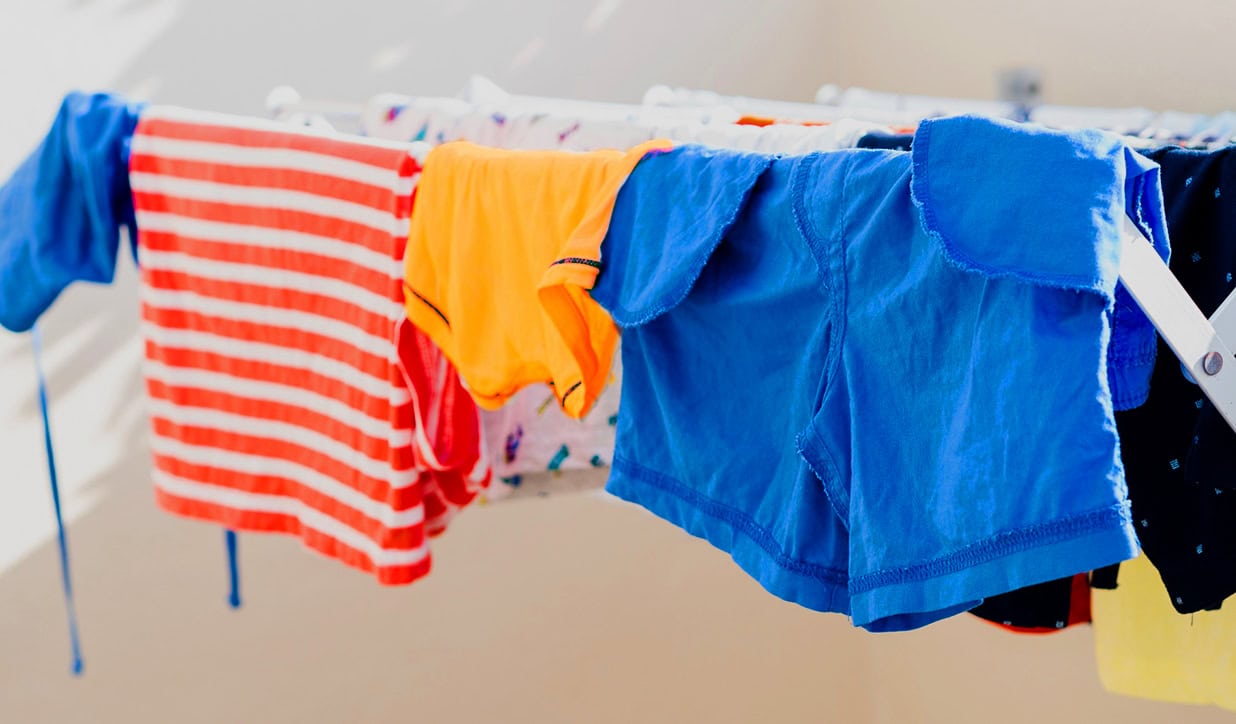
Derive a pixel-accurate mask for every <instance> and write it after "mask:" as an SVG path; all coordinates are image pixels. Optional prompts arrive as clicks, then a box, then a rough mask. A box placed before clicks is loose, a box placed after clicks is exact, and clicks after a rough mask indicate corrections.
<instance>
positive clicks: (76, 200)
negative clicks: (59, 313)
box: [0, 92, 142, 332]
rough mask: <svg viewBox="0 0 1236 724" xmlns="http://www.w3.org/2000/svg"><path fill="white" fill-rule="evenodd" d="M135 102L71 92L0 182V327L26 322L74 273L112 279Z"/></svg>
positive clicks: (125, 217) (128, 203)
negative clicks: (42, 135)
mask: <svg viewBox="0 0 1236 724" xmlns="http://www.w3.org/2000/svg"><path fill="white" fill-rule="evenodd" d="M141 109H142V104H139V103H130V102H127V101H125V100H123V99H122V98H120V97H118V96H115V95H111V94H108V93H94V94H86V93H79V92H74V93H70V94H68V95H67V96H65V98H64V101H63V102H62V103H61V105H60V111H59V113H57V115H56V119H55V121H54V122H53V124H52V127H51V129H50V131H49V132H48V134H47V137H46V138H44V139H43V141H42V142H41V143H40V144H39V146H38V147H37V148H36V149H34V151H33V152H32V153H31V154H30V156H29V157H27V158H26V160H25V161H24V162H23V163H22V164H21V166H19V167H18V169H17V170H16V171H14V172H13V175H12V176H11V177H10V178H9V180H8V181H7V182H6V183H5V184H4V185H3V186H0V220H2V222H3V223H0V326H4V327H5V328H7V329H9V330H12V331H14V332H24V331H27V330H29V329H30V328H31V327H32V326H34V323H35V321H36V320H37V319H38V318H39V316H40V315H41V314H42V313H43V312H44V311H46V310H47V308H48V307H50V306H51V304H52V302H54V301H55V300H56V297H58V296H59V295H60V293H61V292H62V291H64V289H65V288H66V287H67V286H68V285H69V284H71V283H72V282H75V281H90V282H103V283H109V282H111V280H112V277H113V276H114V274H115V271H116V255H117V253H118V251H119V247H120V227H121V226H122V225H124V226H127V227H128V228H129V230H130V232H132V231H133V229H134V224H133V201H132V196H131V193H130V190H129V168H128V165H129V158H128V156H129V154H128V147H129V141H130V139H131V138H132V137H133V129H134V128H135V127H136V126H137V117H138V114H139V113H140V112H141ZM130 239H131V240H135V239H136V237H135V236H134V235H133V234H130ZM133 253H134V254H135V255H136V246H135V245H133Z"/></svg>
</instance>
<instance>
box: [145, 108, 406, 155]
mask: <svg viewBox="0 0 1236 724" xmlns="http://www.w3.org/2000/svg"><path fill="white" fill-rule="evenodd" d="M141 118H142V120H147V119H150V120H167V121H178V122H181V123H199V124H202V125H206V126H222V127H224V128H242V129H247V130H251V131H263V132H265V133H282V134H286V135H289V136H302V137H306V138H327V139H330V140H332V141H338V142H341V143H347V144H352V145H354V146H361V147H365V146H368V147H371V148H389V149H394V150H397V151H406V152H408V153H409V154H413V155H414V153H413V152H414V150H415V145H416V144H412V143H406V142H401V141H387V140H382V139H377V138H371V137H366V136H354V135H347V134H342V133H337V132H333V131H323V130H321V129H319V128H309V127H306V126H296V125H292V124H290V123H286V122H283V121H273V120H270V119H266V118H254V117H252V116H234V115H231V114H227V113H217V112H213V111H199V110H196V109H191V108H181V107H179V106H163V105H152V106H147V107H146V108H145V109H144V110H142V115H141Z"/></svg>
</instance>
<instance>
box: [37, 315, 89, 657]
mask: <svg viewBox="0 0 1236 724" xmlns="http://www.w3.org/2000/svg"><path fill="white" fill-rule="evenodd" d="M31 345H32V347H33V350H34V371H35V374H36V375H37V376H38V380H39V410H40V412H42V413H43V446H44V448H46V450H47V474H48V477H49V478H50V479H51V494H52V506H53V507H54V508H55V511H56V534H57V538H58V539H59V543H60V576H61V579H62V581H63V582H64V607H65V609H66V611H67V613H68V618H69V646H70V647H72V652H73V663H72V672H73V675H74V676H81V674H82V669H83V668H84V664H83V662H82V646H81V639H80V637H79V635H78V632H77V605H76V604H75V603H74V602H73V577H72V575H71V574H70V573H69V540H68V535H67V534H66V533H65V529H64V515H63V514H62V513H61V509H60V481H59V479H58V478H57V476H56V454H55V451H54V449H53V447H52V436H51V418H50V416H49V415H48V411H47V380H46V378H45V377H44V375H43V361H42V356H43V355H42V346H43V344H42V341H41V335H40V334H39V328H38V327H37V326H35V327H34V329H33V333H32V335H31Z"/></svg>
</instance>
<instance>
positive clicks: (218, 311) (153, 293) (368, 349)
mask: <svg viewBox="0 0 1236 724" xmlns="http://www.w3.org/2000/svg"><path fill="white" fill-rule="evenodd" d="M142 301H144V302H146V303H147V304H150V305H152V306H155V307H158V308H159V309H161V310H179V311H184V312H198V313H201V314H206V315H210V316H212V317H222V318H224V319H229V320H235V321H238V322H249V323H253V324H265V325H271V326H275V327H286V328H289V329H292V330H295V331H296V332H298V333H304V334H313V335H317V336H320V337H329V338H330V339H332V340H334V341H336V342H341V343H343V344H346V345H350V346H352V347H355V348H356V349H358V350H360V351H361V352H365V353H366V354H370V355H373V356H374V357H377V358H379V359H381V360H384V361H389V359H390V351H391V350H390V348H391V341H390V340H389V339H384V338H382V337H379V336H377V335H375V334H369V333H368V332H366V331H365V330H363V329H361V328H360V327H358V326H356V325H355V324H348V323H347V322H341V321H339V320H338V319H335V318H333V317H327V316H324V315H321V314H313V313H310V312H302V311H299V310H295V309H284V308H280V307H272V306H267V305H264V304H249V303H245V302H234V301H230V300H226V299H216V298H215V297H207V296H203V295H201V294H198V293H196V292H191V291H169V290H166V289H156V288H154V287H150V286H147V288H146V289H144V290H143V292H142ZM300 339H302V340H303V339H304V338H303V337H301V338H300ZM302 343H303V342H302Z"/></svg>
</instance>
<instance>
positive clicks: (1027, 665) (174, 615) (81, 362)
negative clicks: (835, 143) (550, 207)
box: [0, 0, 1236, 724]
mask: <svg viewBox="0 0 1236 724" xmlns="http://www.w3.org/2000/svg"><path fill="white" fill-rule="evenodd" d="M1140 5H1145V6H1146V7H1145V8H1144V9H1141V10H1139V9H1137V8H1136V7H1134V6H1140ZM1233 15H1236V9H1232V7H1231V6H1229V5H1227V4H1226V3H1222V2H1218V1H1217V0H1211V1H1203V0H1192V1H1190V2H1181V3H1176V4H1175V5H1174V7H1173V9H1172V10H1171V11H1170V15H1169V12H1168V11H1167V10H1166V8H1165V6H1162V5H1161V4H1156V5H1155V6H1153V7H1151V6H1149V4H1143V3H1116V2H1111V1H1108V2H1101V3H1100V2H1093V3H1088V4H1083V3H1063V2H1057V1H1056V0H1050V1H1048V0H1040V2H1037V3H1012V2H999V3H993V2H963V1H962V0H942V1H941V2H936V3H914V2H908V1H903V2H895V1H894V0H870V1H869V2H863V3H861V4H860V3H854V2H851V3H845V2H828V3H826V2H811V1H809V0H808V1H791V0H767V1H766V2H762V3H752V2H750V0H745V1H743V2H736V1H734V0H713V1H709V0H673V1H672V2H671V1H670V0H661V1H660V2H656V1H653V0H599V2H592V1H590V2H584V3H577V2H567V1H566V0H559V1H557V2H555V1H554V0H535V1H527V2H498V1H496V0H493V1H491V2H482V1H481V0H455V1H454V2H425V1H424V0H420V1H414V0H400V1H398V2H396V1H394V0H374V1H370V2H348V3H342V2H312V3H310V2H303V1H302V2H293V1H291V0H245V1H243V2H242V1H241V0H48V1H47V2H34V0H26V1H25V2H22V1H21V0H0V91H3V93H4V99H5V112H4V113H3V114H0V170H7V168H9V167H11V165H12V164H13V163H15V162H16V161H17V160H18V159H19V158H20V157H21V156H22V155H23V154H24V153H25V152H26V150H27V149H28V148H29V146H31V145H32V144H33V143H34V142H35V141H36V140H37V139H38V137H39V135H40V134H41V132H42V130H43V129H44V128H45V126H46V124H47V122H48V121H49V120H50V116H51V114H52V112H53V111H54V108H55V104H56V101H57V99H58V98H59V96H60V94H62V93H63V92H64V91H65V90H67V89H69V88H71V87H86V88H95V87H111V88H115V89H119V90H122V91H125V92H129V93H132V94H135V95H138V96H142V97H149V98H152V99H156V100H161V101H168V102H177V103H183V104H186V105H192V106H197V107H202V108H210V109H216V110H228V111H236V112H250V113H260V112H261V103H262V100H263V98H264V97H265V94H266V92H267V91H268V90H269V89H270V88H271V87H272V86H274V85H277V84H282V83H291V84H293V85H295V86H297V87H298V88H300V90H301V91H302V92H303V93H304V94H305V95H306V96H315V97H326V98H338V99H362V98H365V97H367V96H368V95H370V94H372V93H374V92H378V91H382V90H398V91H402V92H409V93H421V94H434V93H450V92H453V91H455V90H456V89H457V88H458V87H459V85H460V84H461V83H462V82H463V81H464V79H465V78H466V77H467V76H468V75H470V74H472V73H483V74H486V75H489V76H490V77H492V78H493V79H494V80H496V81H498V82H499V83H500V84H503V85H504V86H506V87H508V88H509V89H511V90H513V91H518V92H525V93H537V94H548V95H563V96H575V97H585V98H609V99H617V100H635V99H637V98H638V97H639V96H640V95H641V94H642V92H643V90H644V89H645V88H646V87H647V86H649V85H651V84H653V83H670V84H676V85H686V86H696V87H707V88H712V89H715V90H719V91H723V92H731V93H742V94H748V95H764V96H770V97H781V98H789V99H799V100H806V99H808V98H810V97H811V95H812V93H813V92H814V90H815V88H816V87H817V86H818V85H819V84H820V83H821V82H824V81H836V82H840V83H843V84H857V85H866V86H870V87H874V88H880V89H887V90H901V91H907V92H919V93H936V94H948V95H966V94H969V95H975V96H981V97H989V96H991V95H992V93H993V77H994V74H995V72H996V70H997V69H998V68H1000V67H1004V66H1008V65H1030V66H1034V67H1039V68H1041V69H1042V70H1043V72H1044V80H1045V90H1046V97H1047V99H1048V100H1051V101H1057V102H1079V103H1081V102H1085V103H1112V104H1144V105H1150V106H1154V107H1167V106H1172V107H1177V108H1180V109H1183V110H1191V109H1199V110H1213V109H1217V108H1221V107H1231V106H1236V100H1234V99H1232V98H1231V97H1230V94H1229V92H1228V89H1227V88H1226V87H1225V83H1226V79H1227V78H1230V77H1232V73H1231V70H1232V68H1231V64H1232V63H1234V62H1236V60H1233V59H1232V57H1231V56H1230V53H1229V52H1228V51H1227V50H1226V43H1225V41H1224V37H1223V36H1224V35H1225V29H1226V28H1230V27H1231V21H1232V20H1233V19H1234V18H1233ZM1130 49H1136V50H1134V51H1132V52H1130ZM121 277H122V278H121V280H120V283H119V284H118V285H117V286H116V287H111V288H100V287H94V288H85V287H83V288H78V289H74V290H72V291H71V292H70V293H69V294H68V295H66V297H65V298H64V299H63V300H62V301H61V302H60V303H58V304H57V306H56V307H55V309H54V310H53V311H52V313H51V314H50V315H49V316H48V317H47V319H46V320H45V329H46V335H47V345H48V354H47V357H48V360H47V361H48V367H49V371H50V375H51V386H52V392H53V395H54V399H55V407H54V410H53V415H54V418H55V421H56V425H57V428H56V432H57V440H58V442H59V444H60V453H61V464H62V470H61V472H62V474H63V476H64V481H63V482H64V486H65V489H66V498H67V507H68V509H69V512H70V515H71V517H72V519H73V521H74V522H73V526H72V530H71V538H72V544H73V553H74V564H75V567H76V572H77V583H78V597H79V602H80V606H81V619H82V626H83V637H84V642H85V647H86V656H87V673H86V676H85V677H84V678H83V679H80V680H72V679H70V677H69V676H68V675H67V673H66V668H67V643H66V637H65V632H64V623H63V607H62V603H61V598H60V593H59V579H58V570H57V566H56V557H55V556H56V554H55V548H54V545H53V544H52V542H51V538H50V536H51V533H52V526H51V518H50V512H49V511H50V504H49V502H48V499H47V493H46V482H45V473H44V470H43V461H42V457H41V454H42V453H41V449H40V446H41V442H40V438H39V432H38V426H37V416H36V404H35V398H34V396H33V387H32V373H31V359H30V356H29V351H28V349H29V348H28V343H27V340H26V339H25V338H23V337H16V336H12V335H0V430H3V435H0V722H6V723H7V722H43V721H47V722H77V721H90V722H166V721H176V722H182V721H183V722H196V721H201V722H216V721H221V720H234V721H253V722H284V721H286V722H339V721H364V722H379V721H392V722H394V721H443V722H478V721H503V722H522V721H528V722H532V721H536V722H559V721H561V722H567V721H614V722H625V721H632V720H639V721H644V722H658V721H665V722H677V721H699V720H708V721H717V722H724V721H734V722H749V721H804V722H807V721H812V722H819V721H837V722H890V723H891V722H904V721H915V722H937V721H938V722H952V723H956V722H988V721H1007V722H1041V721H1045V720H1047V721H1060V722H1072V721H1122V722H1125V723H1126V724H1137V723H1138V722H1158V721H1162V720H1164V719H1169V718H1172V717H1174V718H1176V719H1180V720H1184V721H1190V722H1207V721H1223V720H1229V719H1230V717H1224V716H1223V715H1221V714H1219V713H1218V712H1213V711H1206V710H1195V709H1184V708H1179V707H1170V706H1166V705H1160V704H1153V703H1145V702H1138V701H1133V700H1128V699H1121V698H1117V697H1112V696H1109V695H1107V694H1104V693H1103V692H1102V691H1101V690H1100V688H1099V686H1098V682H1097V677H1096V676H1095V673H1094V670H1093V663H1092V657H1091V650H1090V649H1091V643H1092V642H1091V636H1090V634H1089V632H1088V631H1086V630H1076V631H1067V632H1065V633H1063V634H1061V635H1058V636H1052V637H1048V638H1045V639H1031V638H1022V637H1015V636H1011V635H1008V634H1004V633H1002V632H1000V631H996V630H994V629H992V628H990V627H988V626H987V625H985V624H981V623H979V622H977V621H974V620H970V619H967V618H965V617H962V618H958V619H956V620H953V621H950V622H946V623H943V624H940V625H938V626H933V627H931V628H929V629H928V630H925V631H921V632H917V633H914V634H906V635H896V636H881V637H874V636H870V635H866V634H862V633H860V632H857V631H854V630H852V629H851V628H850V627H849V625H848V623H847V622H846V621H845V620H843V619H841V618H839V617H835V616H822V615H818V614H813V613H810V612H807V611H804V610H802V609H799V608H797V607H794V606H792V605H789V604H785V603H782V602H780V601H777V600H775V599H773V598H772V597H770V596H768V595H767V594H765V593H763V592H762V591H760V590H759V589H758V587H757V586H755V584H753V583H752V582H751V581H750V580H749V579H747V578H746V577H745V576H744V575H743V574H741V573H739V572H738V571H737V569H736V568H735V567H734V566H733V565H732V564H730V563H729V562H728V560H727V559H726V558H725V556H724V555H722V554H719V553H717V552H716V551H714V550H712V549H711V548H709V547H708V546H707V545H705V544H702V543H700V542H698V541H695V540H692V539H690V538H689V537H687V536H686V535H685V534H682V533H681V532H679V531H677V530H675V529H673V528H671V527H669V526H667V525H665V524H663V523H661V522H660V521H658V520H655V519H653V518H652V517H651V516H649V515H647V514H646V513H643V512H642V511H639V510H636V509H634V508H631V507H629V506H625V505H620V504H616V503H613V502H610V501H607V500H605V499H603V498H599V497H595V496H577V497H570V498H558V499H552V500H548V501H528V502H520V503H510V504H505V505H498V506H491V507H487V508H482V509H477V510H472V511H469V512H468V513H467V514H465V515H464V516H463V517H462V518H461V519H460V521H459V522H458V524H457V525H456V527H455V528H454V529H452V530H451V531H450V532H449V533H448V535H447V536H446V537H445V538H444V539H442V540H441V541H440V542H438V543H437V544H436V545H435V549H434V550H435V556H436V570H435V572H434V574H433V575H432V576H431V577H430V579H428V580H427V581H425V582H423V583H420V584H417V585H415V586H413V587H411V588H408V589H402V590H386V589H381V588H379V587H378V586H377V585H376V584H374V583H372V582H371V581H370V580H369V579H367V578H366V577H364V576H362V575H359V574H356V573H353V572H351V571H349V570H345V569H343V568H342V567H341V566H339V565H338V564H336V563H334V562H331V561H326V560H323V559H320V558H318V557H316V556H314V555H312V554H309V553H307V552H305V551H303V550H302V549H301V548H300V546H299V545H298V544H297V543H295V542H292V541H290V540H285V539H280V538H273V539H272V538H259V537H255V536H245V537H243V538H242V559H243V573H244V583H245V594H246V601H247V603H246V607H245V608H244V609H243V610H242V611H239V612H233V611H229V610H227V609H226V607H225V606H224V604H223V597H224V588H225V578H224V573H225V572H224V566H223V558H222V541H221V536H220V534H219V532H218V531H217V530H215V529H213V528H211V527H209V526H203V525H199V524H195V523H190V522H186V521H182V520H178V519H173V518H171V517H170V516H167V515H165V514H163V513H161V512H159V511H157V510H156V509H155V507H154V505H153V503H152V500H151V492H150V485H149V481H148V473H149V467H148V460H147V455H148V454H147V449H146V440H145V436H144V424H145V422H144V419H143V416H142V408H141V401H140V391H141V386H140V380H139V377H138V375H137V363H138V359H139V356H140V346H139V345H138V344H137V342H136V338H135V336H134V335H135V330H136V294H135V286H134V279H133V274H132V270H131V269H130V268H128V265H126V266H125V268H123V269H122V270H121Z"/></svg>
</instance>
